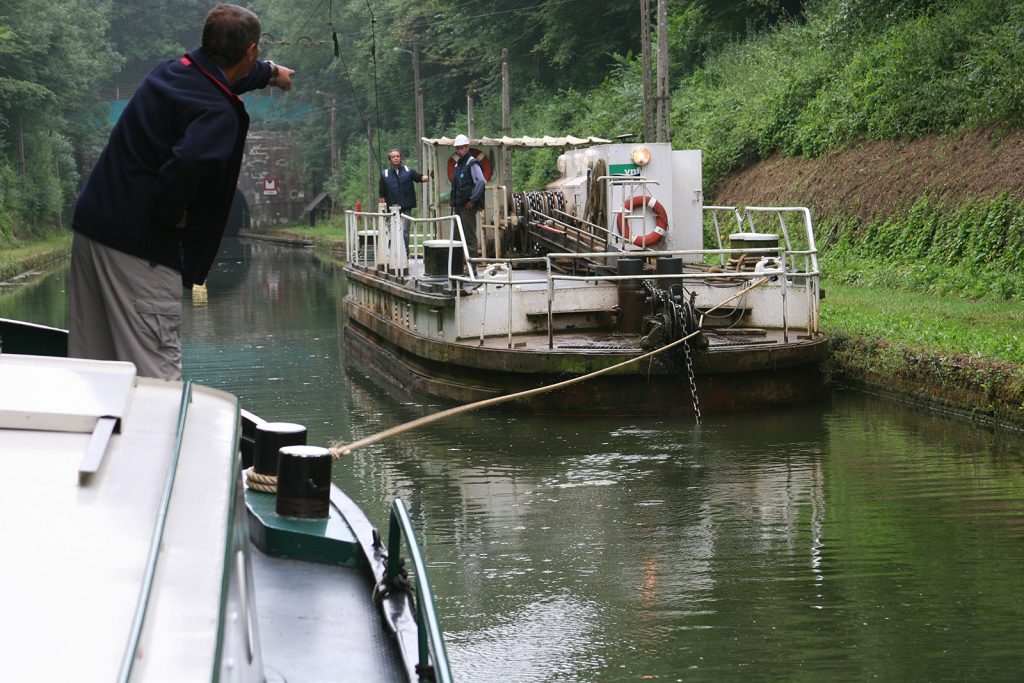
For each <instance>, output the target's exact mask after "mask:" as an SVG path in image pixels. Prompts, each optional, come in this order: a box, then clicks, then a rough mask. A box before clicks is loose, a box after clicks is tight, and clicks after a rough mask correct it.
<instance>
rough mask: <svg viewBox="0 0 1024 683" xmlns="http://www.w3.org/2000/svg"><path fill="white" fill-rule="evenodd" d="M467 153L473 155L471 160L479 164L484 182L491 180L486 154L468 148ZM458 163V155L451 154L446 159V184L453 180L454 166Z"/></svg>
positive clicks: (488, 159) (489, 163) (489, 162)
mask: <svg viewBox="0 0 1024 683" xmlns="http://www.w3.org/2000/svg"><path fill="white" fill-rule="evenodd" d="M469 153H470V154H472V155H473V158H474V159H476V160H477V161H479V162H480V170H481V171H483V173H484V180H490V179H491V158H490V157H488V156H487V155H486V154H484V153H483V152H481V151H480V150H478V149H476V148H475V147H470V148H469ZM458 161H459V155H458V154H452V155H451V156H450V157H448V182H451V181H452V180H453V179H454V178H455V164H456V163H458Z"/></svg>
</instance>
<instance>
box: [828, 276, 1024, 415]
mask: <svg viewBox="0 0 1024 683" xmlns="http://www.w3.org/2000/svg"><path fill="white" fill-rule="evenodd" d="M826 292H827V296H826V298H825V300H824V301H823V302H822V317H821V325H822V329H823V330H824V331H825V332H826V333H828V334H829V336H830V337H831V341H830V350H831V353H830V360H829V369H830V372H831V374H832V376H833V378H834V379H835V380H837V381H839V382H841V383H844V384H848V385H852V386H857V387H861V388H865V389H869V390H873V391H881V392H883V393H886V394H889V395H892V396H898V397H903V398H908V399H910V400H912V401H916V402H919V403H925V404H928V405H932V406H936V407H939V408H942V409H945V410H950V411H952V412H956V413H958V414H961V415H965V416H967V417H970V418H971V419H974V420H977V421H980V422H984V423H987V424H1000V425H1004V426H1009V427H1014V428H1018V429H1020V428H1024V314H1022V312H1021V310H1020V307H1019V305H1016V304H1013V303H1009V302H998V301H965V300H963V299H959V298H951V297H937V296H932V295H925V294H919V293H911V292H905V291H896V290H891V289H877V288H860V287H851V286H847V285H838V284H835V283H827V284H826Z"/></svg>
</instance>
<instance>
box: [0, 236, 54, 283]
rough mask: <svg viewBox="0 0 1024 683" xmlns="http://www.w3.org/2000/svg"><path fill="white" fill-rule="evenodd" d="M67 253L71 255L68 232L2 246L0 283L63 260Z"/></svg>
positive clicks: (0, 251)
mask: <svg viewBox="0 0 1024 683" xmlns="http://www.w3.org/2000/svg"><path fill="white" fill-rule="evenodd" d="M69 253H71V233H70V232H63V233H60V234H58V235H54V236H51V237H46V238H43V239H40V240H36V241H32V242H26V243H15V244H12V245H7V246H4V247H3V248H2V249H0V282H3V281H5V280H10V279H11V278H12V277H15V276H16V275H20V274H21V273H24V272H25V271H28V270H33V269H35V268H39V267H41V266H44V265H46V264H48V263H52V262H53V261H56V260H58V259H61V258H64V257H66V256H67V255H68V254H69Z"/></svg>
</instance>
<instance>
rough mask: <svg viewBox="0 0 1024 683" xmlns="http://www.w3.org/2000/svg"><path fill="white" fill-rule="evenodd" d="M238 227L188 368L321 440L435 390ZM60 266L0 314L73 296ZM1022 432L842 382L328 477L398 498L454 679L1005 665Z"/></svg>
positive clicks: (461, 442)
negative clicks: (816, 393) (358, 340)
mask: <svg viewBox="0 0 1024 683" xmlns="http://www.w3.org/2000/svg"><path fill="white" fill-rule="evenodd" d="M238 247H239V251H237V252H226V254H233V255H228V256H226V258H224V259H222V260H221V262H219V263H218V265H217V268H216V269H215V271H214V273H213V275H212V276H211V279H210V285H209V297H208V301H207V303H206V304H205V305H202V304H197V305H192V304H191V303H190V304H189V305H188V306H187V307H186V309H187V315H186V321H185V326H186V329H185V333H184V341H185V365H186V374H187V375H189V376H191V377H193V378H196V379H198V380H201V381H203V382H204V383H207V384H211V385H214V386H218V387H223V388H226V389H228V390H230V391H232V392H234V393H236V394H238V395H239V396H240V397H241V399H242V402H243V404H244V405H245V406H246V407H247V408H249V409H251V410H253V411H255V412H257V413H258V414H261V415H264V416H266V417H270V418H273V419H282V420H291V421H298V422H303V423H306V424H307V425H309V427H310V438H311V440H312V441H313V442H316V443H324V442H327V441H331V440H334V439H339V440H341V441H346V442H348V441H352V440H355V439H357V438H361V437H364V436H368V435H370V434H373V433H375V432H378V431H380V430H382V429H385V428H388V427H391V426H394V425H396V424H400V423H402V422H405V421H407V420H411V419H414V418H416V417H419V416H421V415H423V414H426V413H428V412H431V411H434V410H436V409H437V408H438V407H439V406H438V405H436V404H433V403H431V402H428V401H423V400H421V399H418V398H415V397H412V396H409V395H407V394H405V393H403V392H402V391H400V390H399V389H397V388H395V387H391V386H387V385H382V384H380V383H379V382H378V380H377V378H375V377H371V376H368V375H367V373H366V372H365V371H364V370H362V369H360V368H359V367H352V366H351V364H350V363H347V362H346V359H345V356H344V353H343V351H342V347H341V343H340V332H341V330H342V329H343V326H344V321H343V320H341V319H340V318H339V315H338V310H339V304H340V302H341V299H342V297H343V296H344V282H343V279H342V278H341V277H340V273H339V271H338V268H337V267H336V266H335V265H332V264H330V263H327V262H321V261H319V260H318V259H317V258H315V257H314V256H313V255H312V254H311V253H309V252H305V251H296V250H288V249H283V248H280V247H276V246H271V245H266V244H260V243H248V244H247V243H240V244H239V245H238ZM61 278H62V275H60V274H59V273H58V274H55V275H53V276H51V277H50V278H47V279H46V280H44V281H42V282H40V283H38V285H37V288H36V289H34V290H32V292H34V293H33V294H31V295H30V296H25V295H21V296H19V297H17V303H15V304H11V303H9V302H10V301H11V299H10V297H9V295H7V296H0V314H6V315H13V316H17V315H18V311H28V312H29V314H30V315H28V317H33V316H35V315H43V316H57V317H59V316H61V315H63V312H62V311H63V309H62V308H61V306H62V305H63V304H62V303H60V302H62V301H63V300H64V299H65V298H66V293H64V292H63V284H62V279H61ZM25 291H28V290H25ZM37 293H38V294H37ZM36 321H37V322H44V323H47V324H63V322H62V321H61V320H54V319H53V318H52V317H50V318H43V319H37V320H36ZM1022 446H1024V442H1022V439H1021V437H1020V435H1017V434H1010V433H995V432H988V431H983V430H977V429H974V428H972V427H971V426H970V425H967V424H964V423H962V422H958V421H955V420H951V419H948V418H947V417H945V416H942V415H939V414H936V413H932V412H928V411H924V410H919V409H915V408H912V407H908V406H903V405H899V404H894V403H892V402H888V401H884V400H880V399H878V398H876V397H872V396H867V395H863V394H857V393H848V392H839V393H837V394H835V395H834V397H833V399H832V401H831V402H829V403H823V404H822V405H818V406H811V407H808V408H803V409H795V410H786V411H781V412H771V413H760V414H753V415H734V416H712V417H707V419H706V421H705V424H704V425H703V427H700V428H698V427H696V426H695V425H693V424H692V423H691V422H690V421H689V420H686V419H678V420H663V419H658V418H649V419H635V418H631V419H628V420H618V419H616V420H612V419H600V418H598V419H593V418H591V419H581V418H566V419H558V418H551V417H529V416H523V415H513V414H506V413H500V412H483V413H471V414H468V415H463V416H460V417H458V418H456V419H455V420H453V421H449V422H442V423H435V424H433V425H429V426H427V427H424V428H422V429H420V430H418V431H415V432H409V433H406V434H404V435H402V436H400V437H398V438H396V439H393V440H391V441H386V442H382V443H378V444H376V445H373V446H371V447H368V448H366V449H363V450H361V451H358V452H357V453H356V454H354V455H353V456H351V457H350V458H348V459H345V460H342V461H340V462H338V463H337V464H336V468H335V480H336V481H337V482H338V483H339V484H340V485H342V486H343V487H344V488H346V489H347V490H348V491H349V493H350V494H351V495H352V496H353V497H354V498H355V499H357V500H359V501H362V502H364V503H365V505H366V508H367V511H368V512H369V514H370V515H371V517H372V518H373V519H375V520H378V521H380V522H383V520H384V519H385V515H386V504H387V501H388V500H390V498H391V497H393V496H396V495H399V496H402V497H403V498H404V499H405V500H406V502H407V504H408V507H409V509H410V512H411V514H412V517H413V521H414V523H415V525H416V527H417V529H418V531H419V533H420V535H421V540H422V541H423V542H424V545H425V546H426V553H427V559H428V566H429V568H430V571H431V576H432V578H433V580H434V583H435V594H436V596H437V598H438V609H439V613H440V614H441V618H442V623H443V625H444V627H445V629H446V631H447V632H448V635H449V651H450V654H451V656H452V660H453V666H454V670H455V673H456V676H457V677H458V678H459V679H460V680H470V681H501V682H513V681H559V682H562V681H581V682H583V681H595V680H669V681H676V680H687V681H694V680H695V681H720V680H744V681H746V680H755V681H756V680H761V681H777V680H803V679H820V678H829V677H832V678H838V679H840V680H862V679H868V678H878V679H882V680H960V679H975V680H976V679H983V680H1015V679H1016V678H1018V677H1019V673H1020V671H1022V670H1024V627H1022V624H1024V581H1021V580H1020V577H1021V576H1022V575H1024V543H1022V541H1024V456H1022V453H1024V447H1022Z"/></svg>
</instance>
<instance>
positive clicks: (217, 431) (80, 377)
mask: <svg viewBox="0 0 1024 683" xmlns="http://www.w3.org/2000/svg"><path fill="white" fill-rule="evenodd" d="M27 352H32V353H36V354H40V353H52V354H56V355H58V356H59V355H60V354H61V353H65V352H66V333H64V331H63V330H56V329H53V328H47V327H42V326H38V325H29V324H24V323H20V322H17V321H10V320H0V387H2V388H3V391H2V392H0V464H2V466H3V469H4V471H5V473H6V475H7V481H8V486H7V491H6V492H5V494H4V495H3V496H0V515H2V517H0V518H2V519H3V520H4V521H3V522H2V523H0V543H2V545H3V548H4V554H5V558H6V561H5V562H4V569H3V581H0V604H2V605H3V612H2V615H0V620H2V623H3V632H4V652H5V658H4V672H5V678H7V679H10V680H18V681H71V680H74V681H114V680H117V681H200V680H212V681H316V680H321V681H322V680H331V681H359V682H360V683H362V682H365V681H450V680H451V673H450V669H449V665H448V660H447V653H446V650H445V644H444V638H443V633H442V631H441V628H440V625H439V622H438V619H437V616H436V613H435V611H434V603H433V596H432V593H431V591H430V585H429V581H428V577H427V572H426V568H425V565H424V562H423V557H422V555H421V553H420V551H419V549H418V547H417V544H416V537H415V532H414V530H413V528H412V525H411V523H410V521H409V516H408V514H407V512H406V509H405V506H404V504H403V503H402V501H401V500H395V501H394V502H393V504H392V507H391V512H390V519H389V535H388V540H387V542H386V544H385V542H383V541H382V539H381V536H380V534H378V533H377V531H376V530H375V528H374V527H373V525H372V524H371V523H370V521H369V520H368V519H367V517H366V515H365V514H364V513H363V511H362V510H361V509H360V508H359V506H358V505H357V504H356V503H355V502H353V501H352V500H351V499H350V498H349V497H348V496H346V495H345V493H344V492H342V491H341V490H340V489H339V488H338V487H337V486H335V485H334V484H332V483H331V482H330V452H329V451H328V450H327V449H323V448H318V447H315V446H308V445H302V444H301V443H299V441H300V440H301V439H299V440H296V439H297V435H299V434H301V435H303V436H302V438H304V434H305V430H304V428H302V427H301V426H299V425H292V424H288V423H268V422H265V421H264V420H262V419H260V418H259V417H256V416H255V415H251V414H249V413H247V412H246V411H244V410H241V409H240V408H239V405H238V400H237V399H236V398H235V397H234V396H232V395H231V394H228V393H225V392H223V391H218V390H214V389H210V388H207V387H203V386H198V385H193V384H191V383H190V382H184V383H182V382H167V381H162V380H154V379H147V378H140V377H138V376H137V375H136V370H135V366H134V365H133V364H131V363H120V362H101V361H91V360H79V359H68V358H60V357H55V356H46V355H24V354H26V353H27ZM285 441H288V442H289V443H288V445H284V446H283V447H279V446H281V445H282V444H284V443H285ZM286 455H289V456H292V461H294V462H295V463H297V469H296V470H295V473H297V476H292V475H288V476H287V477H286V472H285V465H284V463H285V457H286ZM275 456H276V458H277V459H278V460H279V471H278V472H277V482H278V487H277V493H272V492H266V491H259V490H256V488H255V487H254V486H253V485H251V483H247V482H249V481H250V479H251V477H252V476H253V475H252V473H251V472H250V473H248V474H246V475H244V476H243V469H244V468H245V467H247V466H248V464H249V463H254V467H255V468H256V471H257V472H258V471H259V469H260V468H259V466H258V465H259V462H258V461H259V460H260V459H262V460H263V461H264V463H265V462H267V460H268V458H270V461H271V462H273V461H274V459H275ZM325 456H326V460H325V459H324V458H325ZM314 463H319V465H315V468H316V469H315V473H314V469H311V467H313V466H314ZM324 465H326V467H324ZM263 469H264V470H266V469H267V466H266V465H264V466H263ZM288 481H290V482H291V483H290V484H286V482H288ZM296 483H297V487H296ZM403 546H404V551H405V552H406V557H408V558H410V559H411V566H410V568H411V569H412V571H411V572H409V571H406V569H405V568H404V567H403V562H404V559H403V558H402V557H400V554H401V553H402V551H403Z"/></svg>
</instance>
